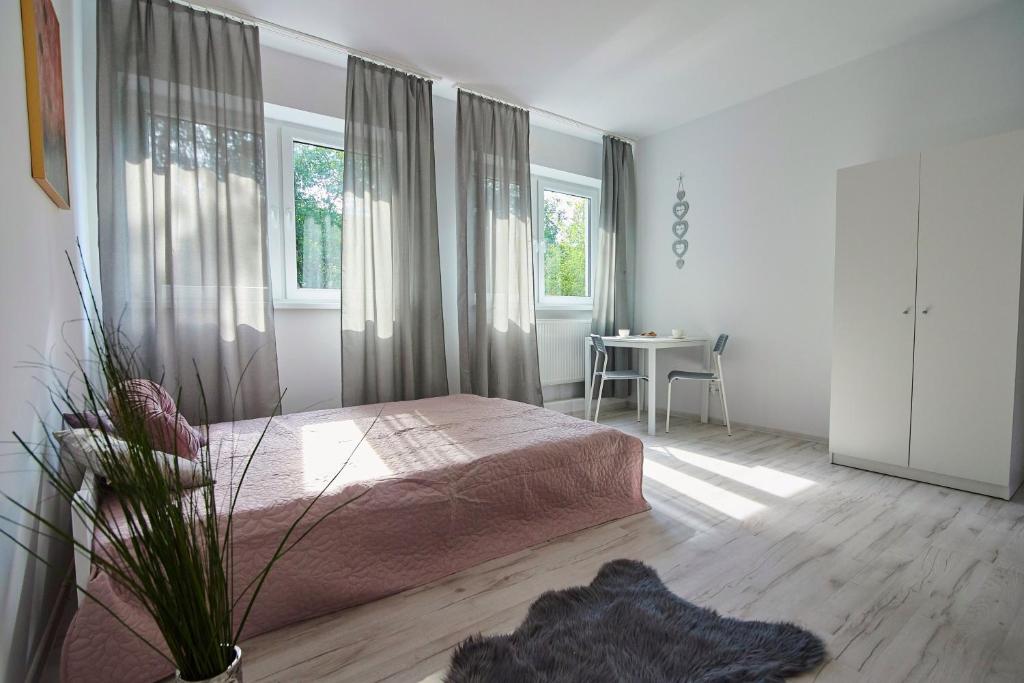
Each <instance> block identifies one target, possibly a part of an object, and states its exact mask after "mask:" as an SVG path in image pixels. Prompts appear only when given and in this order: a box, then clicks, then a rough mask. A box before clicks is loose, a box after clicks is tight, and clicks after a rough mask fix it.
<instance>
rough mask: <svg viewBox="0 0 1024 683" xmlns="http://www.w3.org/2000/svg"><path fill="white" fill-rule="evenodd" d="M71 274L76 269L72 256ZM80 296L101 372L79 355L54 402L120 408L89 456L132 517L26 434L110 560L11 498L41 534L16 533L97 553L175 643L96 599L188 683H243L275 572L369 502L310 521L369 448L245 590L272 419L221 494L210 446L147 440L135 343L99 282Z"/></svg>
mask: <svg viewBox="0 0 1024 683" xmlns="http://www.w3.org/2000/svg"><path fill="white" fill-rule="evenodd" d="M68 262H69V265H70V264H71V259H70V256H69V258H68ZM74 272H75V271H74V268H73V267H72V273H73V274H74ZM75 286H76V287H77V289H78V294H79V298H80V300H81V303H82V306H83V310H85V312H86V329H87V343H88V344H89V346H90V351H91V354H90V360H89V361H88V362H87V361H85V360H84V359H83V358H81V357H80V356H78V355H76V354H74V353H72V354H71V355H72V360H73V363H74V368H75V371H74V372H73V373H72V376H71V377H70V378H64V379H63V380H62V381H54V382H53V384H52V385H51V388H50V395H51V401H52V402H53V405H54V407H55V408H57V409H58V410H59V412H62V413H65V414H68V413H70V414H72V415H75V416H77V417H78V418H81V419H82V420H84V418H85V416H86V414H87V413H92V414H96V413H99V412H100V411H101V410H103V408H105V407H106V406H107V405H108V404H109V399H110V398H111V397H112V398H113V399H114V401H115V403H116V404H117V405H118V406H119V413H120V414H119V415H118V427H117V434H116V435H115V434H112V433H110V431H109V430H108V429H106V428H103V427H102V426H101V427H100V428H99V429H95V430H91V431H89V432H88V434H87V439H88V441H89V443H87V444H86V446H87V448H86V450H87V451H88V454H87V457H88V466H89V467H90V469H92V470H94V471H95V472H98V473H102V476H103V478H104V479H105V480H106V483H107V490H106V493H105V495H109V496H114V497H115V498H116V501H117V503H118V504H119V507H120V509H121V510H122V511H123V516H121V517H120V519H119V521H118V520H114V519H112V518H110V517H109V516H108V515H106V514H105V513H104V511H103V509H102V508H100V507H99V506H89V505H86V504H84V503H83V502H82V501H81V500H80V499H79V498H78V497H76V495H75V494H76V493H77V491H78V487H79V485H80V480H81V471H80V470H79V469H78V468H76V467H74V466H70V465H69V463H68V462H66V460H64V459H62V458H57V459H54V458H53V457H52V455H48V453H53V452H60V451H61V444H60V443H58V442H59V440H60V438H61V437H60V435H57V436H55V435H54V433H49V438H48V441H49V448H46V447H43V448H40V447H36V446H32V445H30V444H28V443H27V442H26V441H25V440H24V439H22V438H21V437H20V436H18V435H17V434H15V438H16V439H17V441H18V442H19V443H20V445H21V447H22V448H23V449H24V450H25V451H26V453H27V454H28V456H29V457H30V458H31V461H32V462H33V463H35V465H36V466H38V467H39V468H40V470H41V472H42V475H43V477H44V478H45V479H46V480H47V481H48V482H49V484H50V485H51V486H52V487H53V489H54V490H55V491H56V493H57V495H58V496H60V497H61V498H62V499H64V500H65V501H66V502H67V503H68V505H69V506H71V509H72V514H74V515H80V516H82V517H83V518H84V519H86V520H88V522H89V523H91V524H92V525H93V526H94V528H95V532H94V538H95V539H97V540H98V541H102V544H101V545H102V546H103V548H104V550H102V551H98V550H97V549H96V546H94V544H93V543H91V542H88V541H87V542H86V543H82V542H80V541H77V540H76V539H75V538H74V537H73V535H72V534H71V533H70V532H69V531H68V529H67V528H66V527H65V526H64V525H62V524H59V523H56V522H55V521H54V520H50V519H47V518H46V517H44V516H43V515H40V514H38V513H37V512H36V511H34V510H32V509H30V508H29V507H27V506H25V505H23V504H22V503H20V502H18V501H17V500H16V499H15V498H14V497H12V496H11V495H8V493H7V492H4V496H5V497H6V498H7V500H8V501H10V502H11V503H12V504H13V505H14V506H15V507H16V508H17V509H19V510H20V511H21V512H22V513H23V514H24V515H25V516H26V519H27V520H28V521H29V522H32V521H34V522H35V525H29V524H27V523H26V520H17V519H13V518H10V517H4V518H3V519H4V521H5V522H7V524H8V525H13V526H22V527H27V528H30V529H33V530H36V533H41V534H45V535H48V536H49V537H51V538H54V539H56V540H58V541H60V542H64V543H67V544H69V545H71V546H73V547H74V548H75V549H76V551H79V552H85V553H88V554H89V556H90V557H91V560H92V563H93V566H95V567H97V568H98V569H99V570H100V571H102V572H105V573H106V574H108V575H109V576H111V577H112V578H113V580H114V581H116V582H117V583H118V584H119V585H120V586H121V587H122V588H123V589H124V590H125V591H127V593H128V594H130V595H131V596H132V598H134V599H135V600H137V601H138V602H139V604H141V605H142V606H143V607H144V609H145V611H146V612H147V613H148V614H149V616H150V617H152V619H153V621H154V622H155V624H156V626H157V627H158V629H159V631H160V634H161V636H162V637H163V643H162V645H163V647H161V643H156V642H151V641H150V640H149V639H147V638H146V637H145V636H144V635H142V634H141V633H140V632H139V631H138V630H136V629H134V628H133V627H132V626H131V625H129V624H127V623H125V622H124V621H123V620H121V619H120V618H119V617H117V615H116V614H115V613H114V611H113V610H112V609H111V608H110V607H108V606H107V605H104V604H103V603H102V601H101V600H98V599H96V598H95V596H93V595H91V594H90V593H89V591H88V590H86V591H85V593H86V596H87V598H88V599H94V600H96V601H97V602H98V603H99V604H100V605H101V606H102V607H103V608H104V609H106V611H107V612H109V613H110V614H111V615H113V616H114V617H115V618H116V619H117V620H118V621H119V622H120V623H121V624H122V625H124V626H125V627H127V628H128V629H129V630H131V631H132V632H133V633H134V634H135V635H136V636H137V637H139V638H140V639H142V640H143V641H145V642H146V644H147V645H148V646H149V647H151V648H152V649H153V650H155V651H156V652H157V653H159V654H160V656H161V657H163V658H164V659H166V660H167V661H168V662H169V663H170V664H171V665H172V666H173V667H174V668H175V669H176V671H177V678H178V680H180V681H217V682H218V683H228V682H232V683H234V682H239V683H240V682H241V681H242V666H241V665H242V651H241V649H240V648H239V646H238V643H239V640H240V638H241V634H242V632H243V629H244V628H245V625H246V622H247V620H248V617H249V615H250V613H251V611H252V608H253V605H254V604H255V603H256V601H257V600H258V598H259V595H260V592H261V590H262V588H263V586H264V584H265V581H266V579H267V576H268V575H269V574H270V573H271V571H272V570H273V568H274V565H275V564H276V562H277V561H278V560H280V558H281V557H283V556H284V555H285V554H286V553H287V552H289V551H290V550H291V549H293V548H294V547H295V545H296V544H297V543H299V542H300V541H301V540H302V539H303V538H304V537H305V536H306V535H307V534H309V533H310V532H311V531H312V530H313V529H314V528H315V527H316V526H318V525H319V524H320V523H321V522H322V521H324V519H326V518H327V517H328V516H329V515H331V514H333V513H334V512H336V511H337V510H339V509H340V508H342V507H344V506H345V505H348V504H351V503H352V502H354V501H355V500H357V499H358V498H360V497H361V496H362V495H365V493H366V491H367V490H364V491H362V492H361V493H358V494H356V495H354V496H352V497H351V498H349V499H347V500H345V501H344V502H343V503H342V504H340V505H337V506H335V507H333V508H332V509H330V510H328V511H326V512H323V513H318V514H317V515H311V514H310V510H311V509H312V508H313V506H314V505H315V504H316V502H317V501H318V500H319V499H320V498H321V497H322V496H323V495H324V494H325V492H326V491H327V490H328V489H329V488H330V486H331V485H332V484H333V483H334V481H335V480H336V479H337V478H338V477H339V476H340V474H341V472H342V470H343V469H344V468H345V466H346V465H347V464H348V462H349V461H350V460H351V458H352V455H353V454H354V453H355V451H356V449H357V448H358V446H359V444H356V446H354V447H353V448H352V450H351V452H350V453H349V454H348V455H347V457H346V458H344V459H343V462H342V465H341V467H340V468H339V469H338V472H337V473H336V474H334V476H333V477H331V478H330V480H329V481H328V482H327V483H326V485H325V486H324V487H323V489H322V490H321V491H320V492H319V493H318V494H317V495H316V496H315V497H314V498H313V499H312V500H311V501H310V502H309V504H308V505H306V506H305V507H304V508H303V510H302V511H301V512H300V514H299V515H298V516H297V518H296V519H295V520H294V522H293V523H292V524H291V525H290V527H288V529H287V530H286V532H285V533H284V534H282V537H281V538H280V539H279V542H278V543H277V545H276V550H275V551H274V552H273V553H272V555H271V557H270V559H269V560H268V561H267V562H266V564H265V566H263V567H262V568H261V569H259V570H258V571H257V572H256V574H255V576H254V577H252V578H251V579H250V580H249V581H247V582H245V583H244V585H237V584H236V581H235V577H234V573H233V571H232V568H233V557H232V550H233V544H232V540H233V539H232V534H233V528H232V522H233V517H234V511H235V505H236V503H237V502H238V498H239V494H240V493H241V491H242V489H243V486H244V484H245V479H246V474H247V473H248V471H249V466H250V464H251V463H252V461H253V458H254V457H255V456H256V455H257V453H258V452H259V450H260V445H261V444H262V441H263V436H264V435H265V434H266V432H267V428H268V427H269V426H270V424H271V419H272V418H268V419H267V423H266V425H264V428H263V432H262V434H261V436H260V438H259V440H258V441H257V443H256V444H255V446H253V448H252V449H251V451H249V452H247V453H244V454H242V458H241V461H240V464H239V466H238V467H237V469H236V470H235V472H236V473H237V478H236V477H234V476H233V477H231V481H230V482H229V483H230V486H223V485H221V486H218V487H216V488H215V487H214V483H215V482H214V477H215V475H216V471H215V470H216V468H215V461H214V453H213V449H212V448H211V445H210V444H206V445H205V446H203V447H202V448H201V450H200V453H199V455H198V457H196V458H195V460H192V461H188V460H184V459H181V458H173V457H168V456H167V454H166V453H163V452H161V451H159V450H158V449H157V448H155V447H154V443H153V441H152V439H151V438H150V437H149V435H148V434H147V431H146V429H145V427H144V423H145V415H143V414H142V410H141V408H140V407H139V406H138V404H137V402H135V401H133V400H130V397H129V396H127V395H124V396H121V395H119V392H123V391H125V390H124V389H123V388H124V387H126V386H129V385H130V382H129V380H133V379H135V378H138V377H141V376H142V375H143V373H142V370H143V369H142V368H140V367H139V364H138V363H137V361H136V355H135V354H134V353H133V350H132V346H131V343H130V340H126V339H124V338H123V337H122V335H121V334H120V333H119V332H118V330H117V329H111V328H109V327H107V326H105V325H104V324H103V322H102V318H101V317H100V314H99V308H98V306H97V303H96V300H95V298H94V295H93V288H92V285H91V283H90V282H89V280H88V277H87V276H86V277H85V279H84V281H80V280H79V279H78V277H77V275H76V276H75ZM201 384H202V383H201V381H200V386H201ZM200 393H202V392H201V390H200ZM278 407H280V402H278ZM204 412H205V409H204ZM200 417H202V416H200ZM203 422H205V420H203ZM373 423H374V424H375V423H376V420H374V422H373ZM370 429H372V424H371V427H370ZM368 431H369V429H367V432H368ZM363 437H364V438H365V432H364V435H363ZM361 442H362V439H360V441H359V443H361ZM236 458H237V454H236ZM197 483H198V485H195V486H192V484H197ZM0 533H2V534H3V535H4V536H6V537H7V538H8V539H9V540H10V541H12V542H13V543H15V544H16V545H18V546H19V547H21V548H22V549H24V550H25V551H26V552H28V553H29V554H30V555H31V556H33V557H35V558H36V559H37V560H39V561H42V562H44V563H45V562H47V560H46V559H45V558H44V557H42V556H40V555H39V554H38V553H37V552H36V551H34V550H33V548H32V544H26V543H25V542H23V541H21V540H19V538H18V535H17V534H16V533H12V532H11V531H10V530H8V529H4V528H2V527H0ZM60 569H63V568H60Z"/></svg>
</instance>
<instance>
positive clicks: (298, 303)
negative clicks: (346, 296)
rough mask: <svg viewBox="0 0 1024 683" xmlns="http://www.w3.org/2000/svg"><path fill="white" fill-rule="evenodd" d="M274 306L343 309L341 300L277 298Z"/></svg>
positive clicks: (277, 307)
mask: <svg viewBox="0 0 1024 683" xmlns="http://www.w3.org/2000/svg"><path fill="white" fill-rule="evenodd" d="M274 308H275V309H279V308H285V309H288V308H291V309H304V308H307V309H313V310H316V309H323V310H332V309H333V310H335V311H339V310H341V302H340V301H313V300H304V299H275V300H274Z"/></svg>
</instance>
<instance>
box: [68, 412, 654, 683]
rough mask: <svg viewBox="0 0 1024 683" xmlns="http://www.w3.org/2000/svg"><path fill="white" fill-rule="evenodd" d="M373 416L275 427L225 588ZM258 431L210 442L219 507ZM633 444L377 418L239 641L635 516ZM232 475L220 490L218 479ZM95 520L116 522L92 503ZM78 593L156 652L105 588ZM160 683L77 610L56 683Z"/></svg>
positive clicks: (227, 427) (611, 433) (639, 448)
mask: <svg viewBox="0 0 1024 683" xmlns="http://www.w3.org/2000/svg"><path fill="white" fill-rule="evenodd" d="M378 411H381V405H373V406H361V407H358V408H345V409H340V410H323V411H317V412H309V413H298V414H293V415H284V416H281V417H277V418H274V419H273V421H272V424H271V427H270V430H269V432H268V434H267V436H266V439H265V440H264V443H263V444H262V446H261V447H260V450H259V453H258V455H257V456H256V458H255V459H254V462H253V465H252V467H251V469H250V471H249V474H248V475H247V478H246V482H245V485H244V488H243V493H242V495H241V496H240V499H239V504H238V507H237V508H236V517H235V519H236V522H235V524H236V529H235V557H236V567H235V571H236V576H237V577H238V578H239V579H240V580H241V585H244V583H245V582H246V581H247V580H248V578H249V577H251V576H252V575H253V574H254V573H255V571H256V569H257V568H258V567H259V566H262V565H263V563H264V562H265V560H266V559H267V557H269V555H270V554H271V553H272V552H273V549H274V547H276V544H277V543H278V541H279V540H280V538H281V535H282V534H283V533H284V531H285V529H286V528H287V527H288V525H290V524H291V523H292V521H293V520H294V519H295V518H296V517H297V516H298V514H299V512H300V511H301V509H302V508H303V507H304V506H305V505H307V504H308V503H309V501H310V499H311V498H312V497H313V496H315V495H316V493H317V492H319V491H320V489H322V488H323V486H324V485H325V484H326V483H327V481H329V480H330V478H331V477H332V476H333V475H334V474H335V473H336V472H337V471H338V468H339V467H340V466H341V464H342V463H343V462H344V460H345V458H347V457H348V456H349V454H350V453H351V452H352V449H353V447H354V446H355V444H356V443H357V442H358V441H359V439H360V437H361V436H362V435H363V433H364V432H366V431H367V429H369V428H370V425H371V424H373V422H374V418H375V417H376V415H377V413H378ZM265 424H266V421H265V420H249V421H244V422H237V423H234V424H230V423H225V424H221V425H214V426H212V427H211V428H210V437H211V447H212V449H213V450H212V452H213V456H214V459H215V460H216V461H217V470H216V472H217V474H216V477H217V484H216V488H217V490H218V491H227V490H228V488H229V487H230V486H231V481H232V477H233V476H234V477H236V478H237V475H238V473H237V469H238V467H239V461H240V459H241V458H242V457H244V456H245V455H246V454H247V453H248V451H249V450H251V448H252V446H253V444H254V443H255V442H256V439H257V438H258V436H259V434H260V432H261V430H262V429H263V427H264V425H265ZM642 468H643V444H642V442H641V441H640V440H639V439H637V438H635V437H632V436H628V435H626V434H623V433H622V432H620V431H618V430H616V429H612V428H610V427H605V426H602V425H598V424H594V423H592V422H585V421H583V420H579V419H576V418H573V417H569V416H566V415H562V414H560V413H555V412H552V411H549V410H544V409H543V408H537V407H534V406H530V405H526V404H523V403H515V402H512V401H505V400H501V399H485V398H480V397H478V396H471V395H459V396H448V397H442V398H431V399H423V400H419V401H406V402H401V403H389V404H384V405H383V410H382V411H381V414H380V417H379V418H378V419H377V421H376V424H373V428H372V429H370V431H369V432H368V434H367V436H366V439H365V441H364V442H363V443H362V445H360V446H359V448H358V449H357V450H356V451H355V455H354V457H352V459H351V461H350V462H349V464H348V466H347V467H346V468H345V470H344V473H343V475H342V476H341V477H340V478H339V479H338V480H337V481H336V482H335V483H334V484H333V485H332V486H331V488H330V490H329V491H328V493H327V495H326V496H325V497H324V498H323V499H321V501H320V503H318V506H317V507H315V508H314V510H313V513H314V514H313V515H311V517H310V518H309V519H310V522H311V521H312V519H315V517H316V516H317V515H316V514H315V513H316V512H317V509H320V510H327V509H329V508H331V507H334V506H337V505H338V504H339V503H341V502H343V501H345V500H348V499H350V498H352V497H353V496H356V495H358V494H360V493H361V492H363V491H366V490H369V492H368V493H366V494H365V495H363V496H362V497H360V498H359V499H358V500H356V501H355V502H353V503H352V504H351V505H349V506H347V507H344V508H343V509H341V510H340V511H338V512H336V513H335V514H333V515H332V516H331V517H330V519H329V520H327V521H325V522H324V523H323V524H321V525H320V526H318V527H317V528H316V529H315V530H313V531H312V532H311V533H310V534H309V536H307V537H306V538H305V539H304V540H303V541H302V543H301V544H299V545H298V546H296V548H295V549H294V550H293V551H292V552H291V553H290V554H289V555H286V556H285V557H284V558H283V559H282V560H281V561H279V562H278V563H277V565H276V567H275V568H274V570H273V572H272V573H271V574H270V577H269V578H268V580H267V582H266V586H265V588H264V590H263V592H262V594H261V595H260V597H259V599H258V601H257V604H256V607H255V608H254V610H253V613H252V615H251V616H250V618H249V622H248V624H247V625H246V633H245V635H246V636H251V635H255V634H257V633H263V632H266V631H269V630H272V629H275V628H279V627H281V626H284V625H286V624H289V623H293V622H296V621H301V620H304V619H309V618H312V617H315V616H319V615H322V614H326V613H329V612H333V611H336V610H339V609H342V608H344V607H349V606H352V605H357V604H360V603H364V602H367V601H370V600H374V599H377V598H380V597H383V596H385V595H389V594H391V593H395V592H398V591H401V590H404V589H407V588H411V587H413V586H418V585H422V584H425V583H428V582H430V581H434V580H436V579H439V578H441V577H444V576H446V575H448V574H451V573H453V572H456V571H459V570H462V569H465V568H467V567H470V566H473V565H475V564H478V563H480V562H484V561H486V560H489V559H492V558H495V557H499V556H501V555H505V554H508V553H512V552H515V551H517V550H521V549H523V548H526V547H528V546H531V545H536V544H538V543H541V542H543V541H546V540H548V539H550V538H553V537H555V536H559V535H562V534H566V533H569V532H572V531H576V530H578V529H583V528H586V527H589V526H593V525H596V524H600V523H602V522H607V521H609V520H612V519H617V518H619V517H624V516H626V515H631V514H634V513H637V512H641V511H643V510H646V509H647V508H648V506H647V503H646V501H645V500H644V498H643V494H642V492H641V480H642ZM233 472H234V474H233ZM104 505H105V507H106V508H107V512H108V514H112V515H116V514H117V513H118V510H117V509H116V506H114V505H112V504H111V503H110V502H109V501H107V502H105V503H104ZM89 589H90V591H91V592H92V593H93V594H94V595H97V596H98V597H99V598H100V599H101V600H103V601H104V602H105V603H106V604H107V605H108V606H110V607H112V608H113V609H114V610H115V611H116V612H117V614H118V615H119V616H121V617H122V618H123V619H125V620H126V621H127V622H128V623H130V624H133V625H134V626H136V627H137V628H139V629H141V630H142V631H143V632H145V633H146V634H147V635H148V636H149V637H150V638H152V639H153V640H155V641H156V642H161V641H160V637H159V635H158V632H157V630H156V627H155V625H154V624H153V623H152V621H151V620H150V619H149V618H148V617H147V615H146V614H145V613H144V611H143V610H142V609H141V608H140V607H139V606H138V605H137V603H135V602H133V601H132V599H131V598H130V597H129V596H127V595H125V594H124V592H123V590H122V589H120V588H119V587H118V586H117V585H116V584H115V583H114V582H113V581H112V580H111V578H110V577H109V576H107V575H105V574H103V573H99V572H95V571H94V575H93V576H92V578H91V579H90V582H89ZM171 673H173V672H172V670H171V668H170V667H169V665H168V664H167V663H166V661H164V660H163V659H161V658H160V657H159V656H157V655H156V654H155V653H153V652H152V651H151V650H148V649H147V647H146V646H145V645H144V644H142V643H141V641H139V640H138V639H136V638H135V637H134V636H132V635H131V634H130V633H129V632H128V631H127V630H126V629H125V628H124V627H122V626H121V625H120V624H118V623H117V622H116V621H115V620H114V618H113V617H111V616H110V615H109V614H108V613H107V612H106V611H105V610H104V609H103V608H102V607H100V606H98V605H97V604H95V603H94V602H92V601H89V600H87V601H86V602H85V604H83V605H82V607H81V609H79V611H78V613H77V614H76V615H75V618H74V621H73V622H72V624H71V628H70V630H69V632H68V634H67V638H66V640H65V642H64V650H63V653H62V676H63V678H64V680H66V681H76V682H77V681H104V682H106V683H110V682H113V681H133V682H135V681H151V680H155V679H158V678H161V677H163V676H167V675H169V674H171Z"/></svg>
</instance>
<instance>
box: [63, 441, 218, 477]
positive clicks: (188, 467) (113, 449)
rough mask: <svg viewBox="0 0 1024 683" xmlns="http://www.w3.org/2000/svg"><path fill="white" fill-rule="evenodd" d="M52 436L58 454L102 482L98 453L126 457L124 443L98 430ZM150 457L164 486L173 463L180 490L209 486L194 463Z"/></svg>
mask: <svg viewBox="0 0 1024 683" xmlns="http://www.w3.org/2000/svg"><path fill="white" fill-rule="evenodd" d="M53 436H54V438H55V439H57V443H59V444H60V446H61V454H62V455H64V456H67V457H68V458H71V460H73V461H74V462H75V463H77V464H78V465H80V466H82V467H87V468H89V469H91V470H92V471H93V472H95V473H96V474H98V475H99V476H101V477H103V478H104V479H106V478H107V473H106V472H104V471H103V461H102V459H101V457H100V454H102V453H106V454H112V455H115V456H117V457H124V458H127V457H128V456H129V453H130V451H129V446H128V442H127V441H125V440H124V439H120V438H118V437H116V436H112V435H110V434H104V433H103V432H102V431H100V430H99V429H66V430H64V431H60V432H54V434H53ZM153 457H154V458H156V460H157V462H158V463H159V464H160V466H161V469H162V470H163V472H164V475H166V477H167V481H168V483H173V482H174V477H175V463H177V476H178V484H179V485H180V486H181V488H184V489H191V488H195V487H196V486H203V485H205V484H210V483H213V482H212V481H209V480H208V479H207V478H206V477H204V476H203V468H202V464H201V463H200V461H198V460H187V459H185V458H179V457H178V456H176V455H172V454H171V453H162V452H160V451H153Z"/></svg>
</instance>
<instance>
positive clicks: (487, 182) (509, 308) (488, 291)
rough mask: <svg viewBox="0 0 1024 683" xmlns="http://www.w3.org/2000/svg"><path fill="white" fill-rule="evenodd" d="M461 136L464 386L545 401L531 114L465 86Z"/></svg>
mask: <svg viewBox="0 0 1024 683" xmlns="http://www.w3.org/2000/svg"><path fill="white" fill-rule="evenodd" d="M457 136H458V166H459V178H458V183H459V200H458V221H457V230H458V240H457V241H458V247H459V273H458V275H459V357H460V360H461V382H462V391H464V392H467V393H474V394H479V395H481V396H496V397H501V398H508V399H512V400H515V401H522V402H524V403H532V404H534V405H542V404H543V397H542V395H541V383H540V367H539V363H538V359H537V329H536V315H535V311H534V279H533V225H532V220H531V215H532V212H531V209H530V207H531V203H530V114H529V112H528V111H526V110H523V109H519V108H517V107H512V106H509V105H507V104H503V103H501V102H496V101H494V100H490V99H486V98H483V97H479V96H477V95H474V94H472V93H468V92H465V91H462V90H460V91H459V101H458V114H457Z"/></svg>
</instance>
